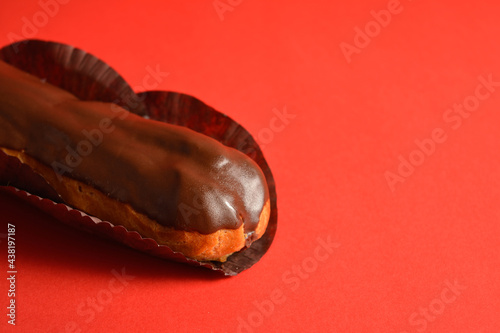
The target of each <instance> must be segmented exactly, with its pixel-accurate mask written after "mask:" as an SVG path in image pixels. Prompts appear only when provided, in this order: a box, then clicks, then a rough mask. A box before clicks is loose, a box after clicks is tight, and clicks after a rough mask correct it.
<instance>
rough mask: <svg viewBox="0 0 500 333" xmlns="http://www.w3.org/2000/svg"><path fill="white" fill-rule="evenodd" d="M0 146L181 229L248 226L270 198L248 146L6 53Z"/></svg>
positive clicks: (1, 72) (0, 71)
mask: <svg viewBox="0 0 500 333" xmlns="http://www.w3.org/2000/svg"><path fill="white" fill-rule="evenodd" d="M0 146H1V147H7V148H12V149H16V150H25V151H26V153H28V154H29V155H30V156H32V157H34V158H36V159H38V160H39V161H41V162H43V163H45V164H46V165H49V166H51V167H52V168H53V169H54V170H55V171H57V172H58V174H60V175H64V176H68V177H71V178H74V179H77V180H80V181H82V182H84V183H86V184H89V185H91V186H93V187H95V188H97V189H99V190H101V191H102V192H104V193H106V194H107V195H108V196H109V197H111V198H113V199H116V200H119V201H121V202H124V203H129V204H130V205H131V206H132V207H133V208H134V209H136V210H137V211H139V212H141V213H144V214H145V215H147V216H148V217H150V218H151V219H153V220H156V221H157V222H158V223H160V224H162V225H164V226H169V227H172V228H176V229H179V230H186V231H198V232H200V233H203V234H208V233H213V232H215V231H217V230H219V229H221V228H228V229H236V228H239V227H240V226H241V224H242V223H244V226H245V227H244V228H245V232H246V233H251V232H252V231H254V230H255V227H256V226H257V224H258V222H259V218H260V213H261V211H262V208H263V206H264V204H265V202H266V201H267V200H268V198H269V194H268V190H267V184H266V181H265V178H264V175H263V173H262V171H261V170H260V168H259V167H258V165H257V164H256V163H255V162H254V161H252V160H251V159H250V158H248V157H247V156H246V155H244V154H243V153H241V152H239V151H237V150H235V149H232V148H229V147H226V146H224V145H222V144H221V143H219V142H218V141H216V140H214V139H211V138H209V137H207V136H205V135H202V134H199V133H197V132H194V131H192V130H190V129H187V128H184V127H180V126H175V125H169V124H165V123H162V122H157V121H154V120H148V119H144V118H142V117H140V116H137V115H135V114H132V113H130V112H128V111H126V110H124V109H122V108H120V107H118V106H116V105H114V104H111V103H103V102H96V101H81V100H79V99H77V98H76V97H75V96H73V95H71V94H70V93H69V92H67V91H64V90H62V89H59V88H57V87H55V86H52V85H50V84H47V83H44V82H43V81H42V80H40V79H39V78H37V77H34V76H31V75H29V74H27V73H24V72H22V71H20V70H18V69H16V68H14V67H12V66H10V65H8V64H6V63H5V62H3V61H0ZM60 179H61V181H63V178H60ZM63 199H64V198H63Z"/></svg>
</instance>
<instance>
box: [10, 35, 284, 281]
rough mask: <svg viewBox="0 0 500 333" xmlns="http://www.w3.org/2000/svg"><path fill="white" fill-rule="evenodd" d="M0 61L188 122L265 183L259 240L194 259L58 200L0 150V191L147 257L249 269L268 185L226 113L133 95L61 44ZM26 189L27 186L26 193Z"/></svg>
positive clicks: (257, 157) (259, 247)
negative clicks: (253, 168)
mask: <svg viewBox="0 0 500 333" xmlns="http://www.w3.org/2000/svg"><path fill="white" fill-rule="evenodd" d="M0 59H2V60H3V61H5V62H7V63H9V64H11V65H13V66H15V67H17V68H19V69H21V70H23V71H26V72H28V73H31V74H33V75H35V76H38V77H40V78H41V79H45V80H47V82H49V83H51V84H53V85H55V86H58V87H60V88H63V89H65V90H67V91H69V92H71V93H72V94H74V95H76V96H77V97H78V98H80V99H82V100H96V101H103V102H113V103H115V104H118V105H120V106H122V107H124V108H126V109H127V110H129V111H130V112H133V113H136V114H139V115H141V116H144V117H147V118H150V119H154V120H158V121H162V122H165V123H169V124H174V125H180V126H185V127H188V128H190V129H192V130H194V131H197V132H200V133H202V134H205V135H207V136H210V137H212V138H214V139H216V140H218V141H219V142H221V143H223V144H225V145H226V146H229V147H233V148H235V149H238V150H240V151H242V152H243V153H245V154H246V155H247V156H249V157H250V158H252V159H253V160H254V161H255V162H256V163H257V164H258V165H259V166H260V168H261V169H262V171H263V173H264V175H265V177H266V181H267V184H268V187H269V196H270V202H271V214H270V218H269V224H268V227H267V229H266V232H265V234H264V235H263V236H262V238H261V239H259V240H258V241H256V242H254V243H252V245H251V246H250V247H249V248H245V249H243V250H241V251H239V252H237V253H235V254H232V255H231V256H229V257H228V259H227V261H226V262H223V263H221V262H216V261H207V262H200V261H196V260H193V259H189V258H186V257H185V256H184V255H182V254H181V253H176V252H173V251H172V250H171V249H170V248H168V247H167V246H165V245H159V244H158V243H157V242H156V241H155V240H153V239H149V238H143V237H142V236H141V235H140V234H139V233H137V232H135V231H129V230H127V229H126V228H125V227H123V226H120V225H113V224H112V223H110V222H108V221H102V220H100V219H99V218H96V217H94V216H90V215H88V214H86V213H84V212H82V211H80V210H77V209H74V208H72V207H69V206H67V205H65V204H64V203H63V202H60V199H59V198H58V197H57V194H56V193H55V192H54V191H53V189H51V188H50V186H48V184H47V183H46V182H45V180H44V179H43V178H42V177H40V176H39V175H37V174H36V173H34V172H33V170H32V169H31V168H30V167H29V166H27V165H24V164H21V163H19V162H18V161H17V159H15V158H12V157H9V156H7V155H5V154H3V153H1V152H0V185H3V187H4V189H5V190H6V191H8V192H11V193H13V194H14V195H16V196H17V197H19V198H21V199H22V200H25V201H27V202H29V203H30V204H32V205H33V206H36V207H37V208H39V209H41V210H42V211H44V212H46V213H48V214H49V215H51V216H53V217H55V218H56V219H57V220H60V221H61V222H64V223H66V224H68V225H71V226H73V227H76V228H79V229H83V230H86V231H89V232H91V233H96V234H99V235H102V236H105V237H107V238H110V239H113V240H115V241H118V242H120V243H123V244H126V245H128V246H130V247H132V248H135V249H137V250H140V251H142V252H146V253H148V254H151V255H154V256H157V257H161V258H165V259H170V260H175V261H180V262H184V263H188V264H191V265H197V266H202V267H207V268H210V269H212V270H214V271H218V272H221V273H224V274H225V275H228V276H229V275H236V274H238V273H240V272H242V271H244V270H246V269H248V268H250V267H252V266H253V265H254V264H255V263H256V262H257V261H259V260H260V258H262V256H263V255H264V254H265V253H266V252H267V250H268V249H269V247H270V246H271V243H272V241H273V239H274V236H275V234H276V229H277V222H278V208H277V202H276V186H275V182H274V178H273V175H272V173H271V170H270V168H269V165H268V164H267V162H266V160H265V158H264V155H263V154H262V151H261V149H260V148H259V145H258V144H257V142H255V140H254V139H253V138H252V136H251V135H250V133H248V131H246V130H245V129H244V128H243V127H242V126H241V125H239V124H238V123H237V122H235V121H234V120H233V119H231V118H230V117H228V116H227V115H225V114H223V113H220V112H218V111H216V110H214V109H213V108H211V107H210V106H208V105H206V104H205V103H203V102H202V101H200V100H198V99H197V98H195V97H192V96H189V95H186V94H181V93H176V92H169V91H147V92H142V93H139V94H136V93H135V92H134V91H133V90H132V89H131V87H130V85H129V84H128V83H127V82H126V81H125V80H124V79H123V78H122V77H121V76H120V75H119V74H118V73H117V72H116V71H115V70H113V69H112V68H111V67H110V66H109V65H107V64H106V63H104V62H103V61H102V60H100V59H98V58H97V57H95V56H93V55H91V54H89V53H87V52H85V51H82V50H80V49H77V48H74V47H72V46H69V45H65V44H60V43H55V42H46V41H40V40H25V41H21V42H17V43H14V44H11V45H8V46H6V47H4V48H2V49H0ZM26 189H30V190H31V193H29V192H27V191H26Z"/></svg>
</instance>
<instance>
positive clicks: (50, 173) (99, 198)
mask: <svg viewBox="0 0 500 333" xmlns="http://www.w3.org/2000/svg"><path fill="white" fill-rule="evenodd" d="M0 150H2V151H3V152H4V153H5V154H7V155H9V156H12V157H15V158H17V159H18V160H19V161H20V162H21V163H24V164H27V165H28V166H30V167H31V169H32V170H33V171H34V172H36V173H38V174H39V175H40V176H42V177H43V178H45V180H46V181H47V183H48V184H49V185H50V186H51V187H52V188H53V189H54V190H55V191H56V192H57V193H58V194H59V195H60V196H61V198H62V200H63V201H64V202H65V203H66V204H68V205H69V206H71V207H74V208H76V209H79V210H82V211H84V212H86V213H87V214H89V215H93V216H96V217H98V218H99V219H101V220H104V221H109V222H111V223H112V224H114V225H122V226H124V227H125V228H126V229H127V230H129V231H137V232H138V233H139V234H140V235H141V236H142V237H143V238H152V239H154V240H155V241H156V242H157V243H158V244H160V245H166V246H168V247H169V248H170V249H172V251H174V252H180V253H182V254H183V255H184V256H186V257H188V258H192V259H195V260H198V261H226V259H227V257H228V256H230V255H231V254H233V253H234V252H237V251H239V250H241V249H243V248H244V247H245V245H246V238H245V233H244V229H243V227H244V226H243V224H242V225H241V227H239V228H238V229H220V230H217V231H216V232H214V233H211V234H201V233H199V232H196V231H184V230H177V229H173V228H169V227H165V226H163V225H161V224H159V223H157V222H156V221H154V220H152V219H150V218H149V217H147V216H146V215H144V214H142V213H139V212H137V211H135V210H134V209H133V208H132V207H131V206H130V205H129V204H126V203H122V202H119V201H117V200H114V199H112V198H110V197H108V196H107V195H106V194H104V193H103V192H101V191H99V190H97V189H95V188H93V187H92V186H89V185H87V184H85V183H82V182H80V181H78V180H75V179H72V178H70V177H67V176H64V175H62V176H60V177H62V179H63V181H60V180H59V178H58V175H57V174H56V173H55V171H54V170H53V169H52V168H50V167H48V166H47V165H45V164H43V163H41V162H39V161H38V160H36V159H34V158H33V157H31V156H29V155H27V154H26V153H25V152H24V151H18V150H13V149H8V148H0ZM269 216H270V203H269V200H268V201H267V202H266V204H265V205H264V208H263V209H262V212H261V214H260V219H259V224H258V225H257V228H256V230H255V232H254V234H253V235H252V238H253V239H254V240H257V239H259V238H260V237H262V235H263V234H264V232H265V231H266V228H267V224H268V222H269Z"/></svg>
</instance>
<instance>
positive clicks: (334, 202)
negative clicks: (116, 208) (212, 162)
mask: <svg viewBox="0 0 500 333" xmlns="http://www.w3.org/2000/svg"><path fill="white" fill-rule="evenodd" d="M46 2H48V3H52V4H54V2H53V1H50V0H49V1H47V0H45V1H43V0H42V1H41V2H39V1H34V0H30V1H9V2H7V1H3V2H2V4H0V22H1V27H0V45H1V46H3V45H7V44H9V43H10V41H11V40H10V38H9V36H14V35H17V36H19V37H30V38H39V39H44V40H53V41H57V42H63V43H68V44H71V45H74V46H76V47H79V48H82V49H84V50H86V51H88V52H90V53H93V54H95V55H96V56H98V57H100V58H101V59H103V60H104V61H106V62H107V63H109V64H110V65H111V66H113V67H114V68H115V69H116V70H117V71H118V72H119V73H121V74H122V75H123V76H124V78H125V79H126V80H127V81H128V82H129V83H130V84H131V86H132V87H135V88H136V90H141V86H142V85H143V79H144V77H145V75H146V74H147V70H146V68H147V66H150V67H151V68H156V66H159V68H160V70H161V71H164V72H168V73H169V75H168V77H166V78H164V80H162V81H161V82H159V85H158V88H157V89H161V90H174V91H179V92H184V93H188V94H191V95H193V96H195V97H198V98H200V99H201V100H203V101H204V102H206V103H207V104H209V105H211V106H213V107H215V108H216V109H218V110H219V111H222V112H224V113H226V114H228V115H230V116H231V117H232V118H234V119H235V120H236V121H238V122H240V123H241V124H242V125H243V126H244V127H245V128H247V129H248V130H249V131H250V132H251V133H252V134H253V135H254V136H255V137H256V138H257V140H258V141H259V142H261V143H262V144H265V147H264V153H265V156H266V158H267V160H268V162H269V164H270V166H271V169H272V170H273V172H274V176H275V179H276V184H277V190H278V208H279V219H278V232H277V235H276V238H275V241H274V244H273V245H272V246H271V249H270V251H269V252H268V253H267V254H266V255H265V256H264V257H263V259H262V260H261V261H260V262H259V263H257V264H256V265H255V266H254V267H253V268H251V269H250V270H248V271H245V272H244V273H242V274H240V275H239V276H236V277H233V278H219V277H217V276H214V274H210V272H209V271H205V270H203V269H199V268H193V267H189V266H184V265H181V264H177V263H171V262H167V261H162V260H159V259H156V258H152V257H148V256H147V255H143V254H141V253H139V252H136V251H134V250H131V249H128V248H125V247H123V246H121V245H118V244H114V243H109V242H106V241H104V240H102V239H99V238H95V237H93V236H90V235H87V234H84V233H83V234H82V233H81V232H79V231H76V230H73V229H71V228H69V227H66V226H65V225H62V224H60V223H58V222H57V221H55V220H53V219H52V218H50V217H48V216H46V215H44V214H42V213H40V212H39V211H37V210H35V209H33V208H30V207H28V206H26V205H25V204H23V203H21V202H20V201H18V200H17V199H15V198H13V197H11V196H9V195H7V194H5V193H0V212H1V221H2V230H0V233H2V234H5V233H6V232H7V231H6V227H7V226H6V225H7V223H14V224H15V225H16V227H17V229H16V239H17V266H18V271H19V273H18V275H17V290H16V302H17V303H16V304H17V317H16V329H17V331H18V332H80V331H81V332H113V331H116V332H126V331H130V332H132V331H134V332H135V331H137V332H160V331H162V332H238V331H240V332H304V331H307V332H398V333H400V332H498V331H500V322H499V320H498V317H499V315H498V313H499V310H500V301H499V296H500V285H499V279H500V259H499V255H498V252H499V250H500V244H499V236H500V226H499V217H500V214H499V210H498V207H499V203H498V200H499V197H500V190H499V189H500V186H499V185H500V171H499V168H498V167H499V159H498V148H499V145H500V137H499V135H498V126H499V122H500V112H499V107H500V87H495V86H493V87H490V89H492V91H489V95H488V97H485V98H484V100H480V101H479V105H473V108H475V110H474V111H473V112H470V114H468V116H467V118H463V117H460V118H453V119H454V120H453V122H451V120H450V119H448V121H447V120H446V119H445V117H446V116H451V114H450V113H449V112H452V111H447V110H448V109H450V108H453V105H454V104H461V103H464V102H465V101H466V102H470V103H473V102H474V101H477V99H474V96H475V94H476V93H477V92H476V88H477V87H478V85H480V80H479V79H478V77H480V76H483V77H484V78H488V76H489V75H490V76H491V78H492V80H493V81H495V82H497V81H500V62H499V61H498V59H499V58H500V48H499V43H498V36H499V35H500V23H499V20H498V16H499V14H500V4H498V2H495V1H474V2H463V3H462V2H458V1H430V0H418V1H417V0H413V1H410V0H401V2H400V4H399V6H395V7H394V8H393V7H391V6H392V4H393V2H391V1H388V0H372V1H357V2H353V3H350V2H347V1H343V2H334V1H321V2H320V1H316V2H313V3H311V2H306V1H273V2H272V3H271V2H270V1H257V0H253V1H250V0H245V1H237V0H232V1H229V0H221V2H222V3H225V4H228V3H232V5H229V6H230V8H231V10H229V9H227V8H226V9H227V10H226V11H225V12H224V13H222V14H221V15H219V13H218V12H217V10H216V9H215V8H214V2H213V1H212V0H207V1H189V3H188V2H187V1H150V0H143V1H140V2H132V1H114V0H113V1H95V0H85V1H83V0H69V1H68V0H65V2H67V3H65V4H59V5H58V7H54V6H53V5H52V7H46V8H49V11H50V13H51V14H52V16H48V15H45V16H44V14H43V13H44V10H47V9H43V8H44V6H42V5H41V3H42V4H43V3H46ZM61 2H63V1H62V0H61ZM388 6H389V7H391V8H392V9H394V10H395V11H397V12H398V13H397V14H391V18H390V19H388V17H387V15H386V16H383V14H380V15H382V16H380V15H379V19H380V17H382V19H384V18H385V21H384V22H383V23H384V25H385V26H384V27H381V26H380V25H379V24H378V23H374V22H375V21H374V16H373V14H372V13H371V12H372V11H374V13H375V15H377V13H380V10H385V9H387V7H388ZM40 13H42V14H40ZM382 13H385V12H382ZM44 18H48V19H47V20H46V22H45V21H44ZM37 20H38V21H37ZM26 22H28V23H26ZM35 23H36V24H38V26H37V25H34V28H35V29H31V30H29V29H28V28H26V26H27V25H29V24H35ZM356 27H358V28H360V29H363V30H364V29H365V28H368V29H372V30H369V34H370V35H371V37H370V36H368V37H366V36H365V37H364V39H363V36H358V37H357V39H356V40H355V38H356V35H357V34H358V35H359V32H356V31H357V30H355V29H356ZM356 42H357V44H355V43H356ZM342 43H348V44H350V45H354V46H356V45H357V51H356V52H357V53H352V54H351V55H350V56H349V57H346V56H345V55H344V54H343V52H342V49H341V45H344V46H345V45H346V44H342ZM347 58H349V60H350V62H349V61H348V59H347ZM478 89H479V90H478V91H479V93H481V94H480V95H478V96H484V95H485V94H486V93H487V92H488V90H486V88H485V87H480V88H478ZM471 105H472V104H471ZM285 109H286V111H287V113H288V114H290V115H294V116H295V117H294V118H293V119H291V118H290V119H288V122H287V123H286V124H285V125H284V126H283V127H279V130H276V127H274V128H275V130H274V132H271V133H272V135H269V133H270V132H269V129H270V126H271V122H273V123H274V121H273V118H274V117H276V114H275V112H276V110H278V111H280V112H283V111H284V110H285ZM273 110H274V111H273ZM453 116H454V117H457V114H453ZM290 117H292V116H290ZM459 119H461V120H459ZM458 121H461V123H458ZM275 124H280V123H279V122H278V123H275ZM266 128H267V129H268V130H266ZM435 129H438V131H439V129H442V133H444V135H445V138H446V139H445V140H444V142H442V143H434V146H435V147H434V149H432V147H431V146H432V144H430V143H429V141H428V139H429V138H432V133H433V131H434V130H435ZM263 133H264V134H263ZM266 134H267V136H266ZM416 140H417V141H419V142H421V141H422V140H423V141H424V142H426V143H427V146H426V147H427V149H428V153H429V154H428V155H423V153H418V152H414V151H416V150H418V149H419V148H418V145H417V143H416V142H415V141H416ZM433 150H434V151H433ZM400 155H401V156H402V158H404V159H406V160H408V159H410V157H411V158H413V161H414V162H415V163H421V164H420V165H417V166H416V167H411V169H410V170H408V169H406V170H403V167H402V169H401V171H402V172H405V171H406V172H407V173H405V174H404V175H405V176H401V177H402V178H400V180H404V181H402V182H396V183H394V184H393V185H394V186H393V188H392V189H393V190H391V187H390V186H389V183H388V182H387V180H386V173H387V172H392V173H394V174H397V173H398V166H399V165H400V163H401V162H400ZM422 156H424V160H423V161H422V160H421V158H422ZM419 157H420V160H419ZM407 167H408V166H407ZM318 237H320V238H322V239H323V240H327V239H328V238H330V240H331V241H332V242H335V243H338V244H339V246H338V247H337V248H333V249H332V251H331V253H327V252H321V255H322V256H321V260H323V261H319V259H318V257H315V254H318V253H319V252H318V253H317V251H316V248H317V247H318V246H319V245H320V242H319V241H318ZM1 240H2V244H1V251H2V252H3V253H4V254H3V255H0V258H3V259H1V262H2V264H1V267H2V270H3V271H5V272H6V270H7V262H6V255H7V249H6V246H5V245H6V241H5V238H2V239H1ZM318 251H320V250H318ZM325 256H326V257H325ZM298 267H302V268H299V269H298ZM122 269H125V272H126V274H127V275H129V276H132V277H133V279H130V280H128V281H127V282H125V283H126V285H125V286H124V287H123V288H122V290H120V292H117V293H111V292H110V289H109V288H110V287H109V283H110V282H111V281H112V280H113V279H114V275H113V273H112V272H113V270H115V271H118V272H121V271H122ZM304 269H306V270H307V271H308V273H306V272H305V271H304ZM2 274H3V275H7V273H2ZM1 280H2V283H1V284H0V288H1V289H0V295H2V296H1V297H0V302H1V304H2V305H1V307H0V308H1V309H3V310H1V311H0V314H1V317H0V318H3V319H2V320H1V324H0V327H1V330H5V329H6V328H8V329H12V328H11V327H10V325H7V323H6V321H7V318H6V313H7V309H6V306H7V302H8V297H7V295H6V294H7V290H8V285H7V284H6V283H5V281H6V280H5V279H4V278H2V279H1ZM449 284H451V285H453V284H457V285H458V287H455V288H454V292H453V290H451V289H450V287H449ZM114 290H116V288H115V289H114ZM110 295H111V296H110ZM109 296H110V297H111V299H109ZM99 297H100V299H101V301H103V302H104V303H105V304H102V306H101V305H99V304H98V305H97V308H98V310H97V308H96V309H93V308H91V307H90V306H88V304H87V302H88V301H89V300H92V299H97V301H98V302H99ZM106 297H108V298H106ZM426 311H427V312H426Z"/></svg>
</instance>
